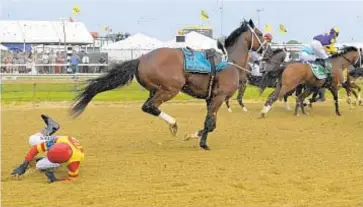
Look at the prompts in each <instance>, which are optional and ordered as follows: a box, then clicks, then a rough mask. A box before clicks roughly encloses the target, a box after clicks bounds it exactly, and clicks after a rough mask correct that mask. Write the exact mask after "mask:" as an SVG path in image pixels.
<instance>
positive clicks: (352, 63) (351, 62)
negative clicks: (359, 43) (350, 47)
mask: <svg viewBox="0 0 363 207" xmlns="http://www.w3.org/2000/svg"><path fill="white" fill-rule="evenodd" d="M358 53H359V58H357V59H356V60H355V61H354V62H353V61H351V60H349V59H348V58H347V57H345V56H344V55H341V57H343V58H344V59H345V60H346V61H347V62H348V63H350V64H351V65H355V64H357V63H358V61H359V62H360V63H359V66H362V56H361V53H360V50H359V49H358Z"/></svg>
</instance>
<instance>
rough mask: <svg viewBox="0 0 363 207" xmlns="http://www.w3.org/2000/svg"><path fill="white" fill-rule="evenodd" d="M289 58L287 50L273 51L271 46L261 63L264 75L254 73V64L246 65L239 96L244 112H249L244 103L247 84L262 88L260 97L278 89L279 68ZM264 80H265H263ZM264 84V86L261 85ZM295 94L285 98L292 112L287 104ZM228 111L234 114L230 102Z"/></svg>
mask: <svg viewBox="0 0 363 207" xmlns="http://www.w3.org/2000/svg"><path fill="white" fill-rule="evenodd" d="M286 56H287V51H286V49H285V48H284V49H280V48H279V49H276V50H273V49H272V48H271V47H270V46H268V47H267V48H266V50H265V51H264V52H263V55H262V60H261V63H260V72H261V73H262V75H257V74H256V73H253V66H254V65H253V64H255V63H250V62H249V63H248V64H247V65H246V69H245V72H244V73H242V72H241V71H240V73H239V78H240V79H239V86H238V95H237V102H238V104H239V105H240V106H241V107H242V110H243V111H245V112H247V111H248V110H247V107H246V106H245V104H244V103H243V96H244V93H245V91H246V88H247V84H250V85H252V86H256V87H259V88H260V95H261V94H262V93H263V91H264V90H265V89H266V88H276V84H277V80H278V77H279V74H278V73H279V71H280V70H279V68H280V67H282V64H283V63H284V61H285V59H286ZM246 72H247V73H246ZM262 79H263V80H262ZM261 83H262V85H261ZM292 94H293V93H289V94H286V95H285V96H284V101H285V106H286V109H287V110H290V107H289V105H288V102H287V98H288V97H289V96H291V95H292ZM225 103H226V106H227V109H228V111H229V112H232V109H231V107H230V104H229V100H226V101H225Z"/></svg>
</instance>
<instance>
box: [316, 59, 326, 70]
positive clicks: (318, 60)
mask: <svg viewBox="0 0 363 207" xmlns="http://www.w3.org/2000/svg"><path fill="white" fill-rule="evenodd" d="M315 61H316V62H317V63H318V64H320V65H321V66H323V68H325V67H326V64H325V60H324V59H321V58H317V59H316V60H315Z"/></svg>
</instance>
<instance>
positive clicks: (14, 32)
mask: <svg viewBox="0 0 363 207" xmlns="http://www.w3.org/2000/svg"><path fill="white" fill-rule="evenodd" d="M64 25H65V33H66V43H67V44H79V45H83V44H91V43H93V38H92V35H91V34H90V32H89V31H88V30H87V28H86V26H85V25H84V24H83V23H82V22H64ZM0 41H1V42H2V43H24V42H25V43H30V44H63V43H64V33H63V23H62V22H60V21H10V20H1V21H0Z"/></svg>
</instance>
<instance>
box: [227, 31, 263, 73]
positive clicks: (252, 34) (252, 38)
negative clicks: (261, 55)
mask: <svg viewBox="0 0 363 207" xmlns="http://www.w3.org/2000/svg"><path fill="white" fill-rule="evenodd" d="M247 26H248V29H250V31H251V46H250V49H249V51H251V50H252V47H253V43H254V42H253V40H254V37H255V38H256V39H257V41H258V43H259V44H260V47H259V48H258V49H257V50H256V52H258V51H260V50H261V49H263V51H264V50H266V48H265V45H266V41H263V42H261V40H260V38H258V35H257V34H256V31H255V28H252V27H251V26H250V25H247ZM226 60H228V57H226ZM227 64H228V65H232V66H234V67H236V68H237V69H239V70H242V71H245V72H247V73H251V71H250V70H248V69H246V68H244V67H242V66H240V65H238V64H236V63H235V62H234V61H233V60H232V62H230V61H227Z"/></svg>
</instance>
